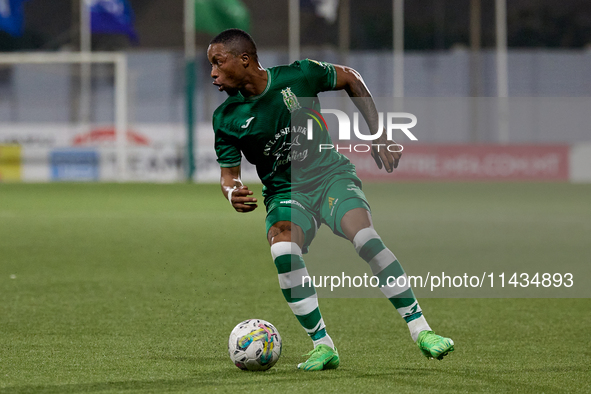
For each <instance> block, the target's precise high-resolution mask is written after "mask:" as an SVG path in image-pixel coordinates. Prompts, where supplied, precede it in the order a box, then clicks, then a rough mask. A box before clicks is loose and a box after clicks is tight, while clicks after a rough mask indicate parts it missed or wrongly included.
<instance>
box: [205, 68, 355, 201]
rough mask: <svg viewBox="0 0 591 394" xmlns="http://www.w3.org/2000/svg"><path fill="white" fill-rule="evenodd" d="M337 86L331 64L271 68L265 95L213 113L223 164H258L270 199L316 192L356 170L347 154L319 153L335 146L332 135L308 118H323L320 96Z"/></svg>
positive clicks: (231, 102) (237, 99) (232, 101)
mask: <svg viewBox="0 0 591 394" xmlns="http://www.w3.org/2000/svg"><path fill="white" fill-rule="evenodd" d="M335 86H336V70H335V68H334V66H333V65H332V64H328V63H323V62H316V61H314V60H308V59H306V60H301V61H296V62H294V63H293V64H290V65H286V66H277V67H271V68H268V69H267V86H266V88H265V90H264V91H263V92H262V93H261V94H260V95H258V96H251V97H246V98H245V97H244V96H242V94H240V93H238V94H236V95H235V96H231V97H228V99H227V100H226V101H225V102H224V103H223V104H222V105H220V106H219V107H218V108H217V109H216V111H215V112H214V114H213V129H214V132H215V151H216V154H217V158H218V163H219V164H220V166H221V167H236V166H238V165H240V163H241V160H242V156H244V157H245V158H246V160H248V161H249V162H250V163H252V164H254V165H255V166H256V169H257V173H258V176H259V178H260V179H261V181H262V182H263V186H264V188H263V195H264V196H265V197H267V196H271V195H275V194H277V193H290V192H292V191H298V192H306V191H310V190H314V189H315V188H316V186H318V185H319V184H320V183H322V181H323V180H324V179H326V178H327V177H329V176H331V174H334V173H335V172H341V171H354V166H353V165H352V164H351V163H350V162H349V160H348V159H347V158H346V157H345V156H343V155H342V154H340V153H338V152H336V151H335V150H334V149H330V150H328V149H323V150H320V149H319V147H320V144H332V142H331V139H330V135H329V134H328V131H327V130H326V128H324V127H322V128H321V127H319V125H321V123H320V122H316V121H314V122H308V121H307V119H312V117H310V116H309V114H316V118H317V119H318V116H317V115H318V112H320V106H319V103H318V93H319V92H323V91H327V90H332V89H334V88H335ZM310 124H313V131H312V133H311V134H312V135H311V136H309V133H308V131H307V126H308V125H310Z"/></svg>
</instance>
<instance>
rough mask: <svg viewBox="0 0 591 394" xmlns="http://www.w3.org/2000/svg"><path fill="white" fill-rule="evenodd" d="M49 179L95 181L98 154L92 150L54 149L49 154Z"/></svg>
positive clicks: (97, 170)
mask: <svg viewBox="0 0 591 394" xmlns="http://www.w3.org/2000/svg"><path fill="white" fill-rule="evenodd" d="M49 161H50V163H51V179H52V180H54V181H96V180H98V179H99V168H100V159H99V153H98V152H97V151H96V150H93V149H56V150H54V151H52V152H51V154H50V159H49Z"/></svg>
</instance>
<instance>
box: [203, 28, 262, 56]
mask: <svg viewBox="0 0 591 394" xmlns="http://www.w3.org/2000/svg"><path fill="white" fill-rule="evenodd" d="M212 44H223V45H224V46H225V47H226V49H228V51H229V52H230V53H231V54H232V55H234V56H240V55H242V54H243V53H247V54H249V55H250V56H252V57H253V58H254V59H255V60H256V59H258V55H257V46H256V44H255V42H254V40H253V39H252V37H251V36H250V34H248V33H247V32H245V31H244V30H240V29H228V30H224V31H223V32H221V33H220V34H218V35H217V36H215V37H214V38H213V39H212V40H211V41H210V42H209V45H212Z"/></svg>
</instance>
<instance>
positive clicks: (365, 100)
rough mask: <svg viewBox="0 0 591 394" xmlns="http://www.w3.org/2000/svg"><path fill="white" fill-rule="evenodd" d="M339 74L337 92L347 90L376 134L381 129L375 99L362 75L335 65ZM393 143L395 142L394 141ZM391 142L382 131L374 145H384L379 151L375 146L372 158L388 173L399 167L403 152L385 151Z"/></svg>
mask: <svg viewBox="0 0 591 394" xmlns="http://www.w3.org/2000/svg"><path fill="white" fill-rule="evenodd" d="M334 68H335V70H336V72H337V78H336V85H335V88H334V89H335V90H345V91H346V92H347V94H348V95H349V97H351V99H352V101H353V103H355V106H356V107H357V108H358V109H359V111H360V112H361V115H362V116H363V118H364V119H365V121H366V122H367V125H368V126H369V130H370V131H371V132H372V133H376V132H377V130H378V128H379V118H378V111H377V109H376V105H375V103H374V101H373V97H372V96H371V93H370V92H369V89H368V88H367V86H366V85H365V82H364V81H363V78H362V77H361V74H359V73H358V72H357V71H356V70H354V69H352V68H351V67H347V66H339V65H336V64H335V65H334ZM392 142H393V141H392ZM388 143H389V141H388V138H387V136H386V132H385V130H382V134H381V136H380V137H379V138H378V139H377V140H375V142H374V144H382V145H380V146H382V147H383V148H382V149H378V148H377V147H375V146H373V147H372V150H371V156H372V157H373V159H374V160H375V162H376V164H377V166H378V168H379V169H382V164H383V166H384V167H385V168H386V171H388V172H392V171H393V170H394V168H396V167H398V161H399V160H400V156H402V153H401V152H390V151H388V150H387V149H385V146H386V145H388Z"/></svg>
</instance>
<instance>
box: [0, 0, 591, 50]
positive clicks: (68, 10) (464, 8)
mask: <svg viewBox="0 0 591 394" xmlns="http://www.w3.org/2000/svg"><path fill="white" fill-rule="evenodd" d="M243 1H244V3H245V4H246V6H247V7H248V8H249V10H250V11H251V31H250V32H251V34H252V35H253V37H254V38H255V40H256V41H257V44H258V46H259V47H260V48H266V49H268V48H286V47H287V42H288V8H287V4H288V2H287V0H243ZM130 3H131V5H132V8H133V10H134V12H135V15H136V24H135V26H136V29H137V32H138V35H139V37H140V43H139V45H138V46H132V45H131V44H130V43H129V42H128V41H127V39H126V37H124V36H106V35H102V36H101V35H95V36H94V37H93V49H95V50H116V49H133V48H139V49H181V48H182V47H183V1H182V0H130ZM507 3H508V4H507V13H508V44H509V46H510V47H514V48H530V47H547V48H548V47H549V48H556V47H561V48H583V47H585V46H588V45H591V2H589V1H588V0H561V1H555V0H510V1H508V2H507ZM481 4H482V14H481V15H482V21H481V22H482V47H484V48H487V47H492V46H494V43H495V26H494V17H495V13H494V0H481ZM78 7H79V0H51V1H47V0H30V1H29V2H27V3H26V4H25V18H26V20H25V29H26V31H25V34H24V36H23V37H20V38H13V37H11V36H9V35H8V34H7V33H4V32H0V51H13V50H57V49H66V48H68V47H71V48H72V49H77V48H78V36H79V31H78V28H79V27H78V26H79V12H78ZM350 18H351V27H350V39H351V49H364V50H382V49H383V50H388V49H391V48H392V0H366V1H361V0H351V17H350ZM469 24H470V0H413V1H406V2H405V36H406V37H405V38H406V39H405V47H406V49H407V50H443V49H449V48H451V47H453V46H457V45H463V46H468V45H469ZM210 38H211V36H209V35H207V34H204V33H198V36H197V43H198V45H200V46H205V45H207V43H208V41H209V39H210ZM301 43H302V45H303V46H329V47H330V46H333V47H336V46H337V43H338V22H337V23H335V24H333V25H331V24H328V23H327V22H326V21H324V19H322V18H319V17H317V16H316V15H315V14H314V13H313V11H312V10H307V9H302V12H301Z"/></svg>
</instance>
